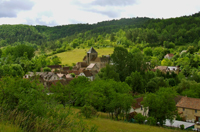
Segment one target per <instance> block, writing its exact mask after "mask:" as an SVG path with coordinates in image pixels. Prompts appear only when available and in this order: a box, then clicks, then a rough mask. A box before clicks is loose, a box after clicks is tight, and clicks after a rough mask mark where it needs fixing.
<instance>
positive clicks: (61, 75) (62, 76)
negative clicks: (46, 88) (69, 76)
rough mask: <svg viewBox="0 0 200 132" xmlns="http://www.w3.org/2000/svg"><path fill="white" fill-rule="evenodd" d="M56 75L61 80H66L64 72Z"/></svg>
mask: <svg viewBox="0 0 200 132" xmlns="http://www.w3.org/2000/svg"><path fill="white" fill-rule="evenodd" d="M57 75H58V77H59V78H60V80H62V79H64V80H66V75H65V74H62V73H57Z"/></svg>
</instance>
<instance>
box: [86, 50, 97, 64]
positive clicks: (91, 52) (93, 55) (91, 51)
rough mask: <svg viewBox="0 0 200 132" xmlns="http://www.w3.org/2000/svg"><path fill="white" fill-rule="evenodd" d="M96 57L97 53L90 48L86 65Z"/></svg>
mask: <svg viewBox="0 0 200 132" xmlns="http://www.w3.org/2000/svg"><path fill="white" fill-rule="evenodd" d="M97 57H98V53H97V52H96V50H95V49H94V48H93V47H91V48H90V50H89V51H88V52H87V64H90V61H91V60H92V61H94V60H95V59H96V58H97Z"/></svg>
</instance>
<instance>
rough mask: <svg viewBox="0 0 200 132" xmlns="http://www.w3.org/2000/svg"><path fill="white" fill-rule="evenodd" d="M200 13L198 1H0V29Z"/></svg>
mask: <svg viewBox="0 0 200 132" xmlns="http://www.w3.org/2000/svg"><path fill="white" fill-rule="evenodd" d="M199 11H200V0H0V25H2V24H28V25H47V26H57V25H68V24H77V23H89V24H93V23H97V22H101V21H107V20H113V19H120V18H133V17H150V18H164V19H165V18H175V17H180V16H184V15H192V14H194V13H198V12H199Z"/></svg>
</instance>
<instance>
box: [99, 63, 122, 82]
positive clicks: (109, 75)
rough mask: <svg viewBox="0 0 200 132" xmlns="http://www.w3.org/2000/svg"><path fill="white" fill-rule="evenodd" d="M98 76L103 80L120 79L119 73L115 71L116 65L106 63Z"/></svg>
mask: <svg viewBox="0 0 200 132" xmlns="http://www.w3.org/2000/svg"><path fill="white" fill-rule="evenodd" d="M98 76H99V77H100V78H101V79H103V80H108V79H113V80H115V81H120V79H119V74H118V73H116V72H115V70H114V67H113V66H111V65H106V67H105V68H102V69H101V70H100V72H99V73H98Z"/></svg>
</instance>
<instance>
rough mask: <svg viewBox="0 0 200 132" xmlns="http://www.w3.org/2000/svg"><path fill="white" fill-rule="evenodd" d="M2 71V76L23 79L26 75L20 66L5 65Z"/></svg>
mask: <svg viewBox="0 0 200 132" xmlns="http://www.w3.org/2000/svg"><path fill="white" fill-rule="evenodd" d="M1 69H2V74H1V76H13V77H22V76H23V75H24V71H23V69H22V67H21V65H19V64H11V65H3V66H2V68H1Z"/></svg>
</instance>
